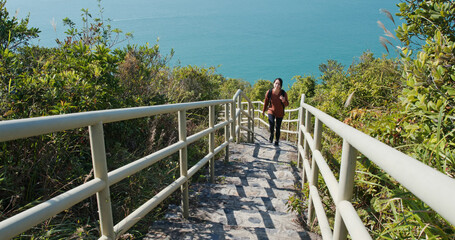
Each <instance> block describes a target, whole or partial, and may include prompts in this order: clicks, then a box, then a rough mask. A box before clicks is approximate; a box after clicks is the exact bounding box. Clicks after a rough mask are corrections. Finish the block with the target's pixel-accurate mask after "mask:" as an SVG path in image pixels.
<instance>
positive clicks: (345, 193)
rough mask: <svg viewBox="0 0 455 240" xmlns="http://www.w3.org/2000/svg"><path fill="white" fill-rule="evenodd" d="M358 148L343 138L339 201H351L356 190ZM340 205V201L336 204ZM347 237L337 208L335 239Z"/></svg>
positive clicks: (340, 239)
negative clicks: (355, 176)
mask: <svg viewBox="0 0 455 240" xmlns="http://www.w3.org/2000/svg"><path fill="white" fill-rule="evenodd" d="M356 157H357V150H356V149H355V148H353V147H352V146H351V144H349V142H348V141H346V140H345V139H343V152H342V154H341V166H340V179H339V181H338V202H341V201H344V200H346V201H349V202H350V201H351V199H352V193H353V191H354V175H355V168H356ZM336 205H338V203H337V204H336ZM346 237H347V229H346V225H345V223H344V221H343V219H342V217H341V214H340V211H339V210H338V209H337V210H336V213H335V225H334V229H333V239H334V240H342V239H346Z"/></svg>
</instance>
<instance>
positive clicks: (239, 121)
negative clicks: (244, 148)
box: [237, 95, 243, 143]
mask: <svg viewBox="0 0 455 240" xmlns="http://www.w3.org/2000/svg"><path fill="white" fill-rule="evenodd" d="M237 107H238V109H240V111H239V115H238V116H237V124H238V127H239V128H238V130H237V143H240V126H242V110H243V109H242V97H241V96H240V95H239V96H238V99H237Z"/></svg>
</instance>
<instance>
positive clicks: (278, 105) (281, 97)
mask: <svg viewBox="0 0 455 240" xmlns="http://www.w3.org/2000/svg"><path fill="white" fill-rule="evenodd" d="M282 86H283V80H282V79H281V78H277V79H275V81H274V82H273V88H272V89H270V90H269V91H267V93H266V94H265V99H264V108H263V109H262V114H263V115H265V110H267V109H268V110H267V115H268V117H269V125H270V138H269V142H270V143H272V142H273V132H274V129H276V139H275V146H278V142H279V141H280V129H281V122H282V121H283V117H284V107H286V106H288V105H289V101H288V95H287V93H286V92H285V91H284V90H283V89H281V88H282Z"/></svg>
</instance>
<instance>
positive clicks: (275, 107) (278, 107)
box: [262, 90, 289, 118]
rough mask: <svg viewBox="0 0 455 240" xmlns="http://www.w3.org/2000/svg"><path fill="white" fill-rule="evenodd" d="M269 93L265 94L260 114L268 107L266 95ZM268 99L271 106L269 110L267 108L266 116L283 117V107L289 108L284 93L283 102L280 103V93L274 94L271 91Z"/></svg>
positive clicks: (286, 95)
mask: <svg viewBox="0 0 455 240" xmlns="http://www.w3.org/2000/svg"><path fill="white" fill-rule="evenodd" d="M269 91H270V90H269ZM269 91H267V92H266V93H265V97H264V108H263V109H262V112H265V110H267V107H268V105H269V104H268V103H269V99H268V98H267V95H268V92H269ZM270 98H271V102H272V106H271V107H270V108H268V110H267V113H268V114H272V115H274V116H275V117H277V118H282V117H284V107H287V106H289V101H288V94H287V93H286V92H285V93H284V99H285V100H284V102H282V101H281V100H280V92H277V93H274V92H273V91H272V96H271V97H270ZM283 105H284V106H283Z"/></svg>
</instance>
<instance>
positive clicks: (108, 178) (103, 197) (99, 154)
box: [0, 90, 254, 239]
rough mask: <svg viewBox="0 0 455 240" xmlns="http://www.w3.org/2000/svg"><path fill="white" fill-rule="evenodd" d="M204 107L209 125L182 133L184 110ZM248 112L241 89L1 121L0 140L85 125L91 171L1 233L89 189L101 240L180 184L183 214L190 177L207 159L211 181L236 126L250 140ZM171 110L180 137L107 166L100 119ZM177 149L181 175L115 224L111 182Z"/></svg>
mask: <svg viewBox="0 0 455 240" xmlns="http://www.w3.org/2000/svg"><path fill="white" fill-rule="evenodd" d="M242 98H243V99H246V100H247V102H248V111H247V112H245V111H243V110H241V109H242V106H241V101H242ZM219 105H224V107H225V112H226V115H225V119H224V121H222V122H220V123H219V124H217V125H215V106H219ZM205 107H208V108H209V128H207V129H205V130H203V131H201V132H198V133H196V134H194V135H192V136H187V131H186V111H187V110H191V109H196V108H205ZM253 111H254V108H253V104H252V103H251V101H250V100H249V99H248V98H247V97H246V95H245V94H244V93H243V92H242V91H241V90H238V91H237V93H236V94H235V95H234V97H233V99H225V100H213V101H203V102H192V103H181V104H170V105H160V106H150V107H137V108H127V109H114V110H104V111H95V112H84V113H75V114H67V115H59V116H49V117H37V118H29V119H20V120H10V121H2V122H0V142H4V141H9V140H15V139H20V138H27V137H32V136H38V135H43V134H48V133H52V132H58V131H65V130H70V129H75V128H83V127H88V128H89V133H90V146H91V149H92V160H93V161H92V162H93V168H94V173H95V174H94V179H93V180H91V181H88V182H87V183H85V184H82V185H80V186H78V187H76V188H74V189H72V190H70V191H67V192H65V193H63V194H61V195H59V196H57V197H54V198H52V199H50V200H48V201H46V202H43V203H41V204H39V205H37V206H35V207H32V208H30V209H28V210H26V211H23V212H21V213H19V214H17V215H15V216H13V217H11V218H8V219H5V220H3V221H2V222H0V238H1V239H10V238H13V237H15V236H17V235H19V234H21V233H23V232H25V231H27V230H28V229H30V228H32V227H33V226H35V225H37V224H39V223H42V222H44V221H45V220H46V219H48V218H51V217H53V216H55V215H56V214H58V213H60V212H62V211H64V210H65V209H68V208H70V207H71V206H74V205H75V204H77V203H79V202H81V201H83V200H84V199H86V198H88V197H90V196H92V195H94V194H96V195H97V202H98V212H99V220H100V230H101V237H100V239H117V238H118V237H119V236H120V235H122V234H123V233H125V232H126V231H127V230H128V229H129V228H131V227H132V226H133V225H134V224H135V223H136V222H138V221H139V220H140V219H141V218H143V217H144V216H145V215H146V214H147V213H149V212H150V211H151V210H152V209H153V208H155V207H156V206H157V205H158V204H159V203H160V202H162V201H163V200H164V199H166V198H167V197H168V196H169V195H170V194H171V193H173V192H174V191H176V190H177V189H179V188H181V191H182V209H183V215H184V216H185V217H188V180H189V178H191V177H192V176H193V175H194V174H195V173H196V172H197V171H198V170H199V169H200V168H201V167H202V166H204V165H205V164H206V163H209V165H210V168H209V169H210V178H211V180H212V181H213V180H214V156H215V155H216V154H217V153H219V152H221V151H222V150H223V149H226V158H225V160H227V159H228V153H229V142H230V141H233V140H234V139H237V142H240V130H241V129H245V130H246V131H247V136H248V141H253V138H254V124H252V123H253V122H254V114H253ZM175 112H177V113H178V125H179V141H178V142H177V143H174V144H172V145H170V146H168V147H165V148H163V149H161V150H159V151H157V152H155V153H152V154H150V155H148V156H146V157H144V158H141V159H138V160H136V161H134V162H132V163H129V164H127V165H125V166H123V167H120V168H118V169H116V170H113V171H111V172H108V171H107V162H106V152H105V147H104V133H103V124H104V123H110V122H117V121H124V120H129V119H135V118H143V117H150V116H154V115H159V114H166V113H175ZM242 115H245V116H247V117H248V119H249V120H248V122H247V125H246V126H245V127H244V126H241V119H242ZM222 128H224V135H225V141H224V143H222V144H221V145H220V146H218V147H215V131H217V130H219V129H222ZM207 135H208V136H209V154H207V155H206V156H205V157H204V158H203V159H201V160H200V161H199V162H198V163H197V164H195V165H194V166H193V167H192V168H190V169H187V146H188V145H189V144H191V143H193V142H195V141H197V140H198V139H200V138H202V137H204V136H207ZM176 152H179V156H180V164H179V165H180V177H179V178H178V179H177V180H175V181H174V182H173V183H171V184H170V185H168V186H167V187H166V188H165V189H163V190H162V191H161V192H159V193H158V194H157V195H155V196H153V197H152V198H151V199H150V200H149V201H147V202H146V203H145V204H143V205H142V206H141V207H139V208H138V209H136V210H135V211H134V212H133V213H131V214H130V215H129V216H127V217H126V218H124V219H123V220H121V221H120V222H119V223H117V224H116V225H115V226H114V223H113V219H112V209H111V198H110V192H109V189H110V186H111V185H113V184H115V183H117V182H119V181H121V180H122V179H125V178H126V177H128V176H130V175H133V174H135V173H137V172H139V171H141V170H143V169H145V168H147V167H149V166H151V165H152V164H154V163H156V162H158V161H160V160H162V159H163V158H165V157H167V156H170V155H171V154H173V153H176Z"/></svg>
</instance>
